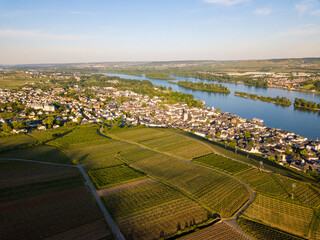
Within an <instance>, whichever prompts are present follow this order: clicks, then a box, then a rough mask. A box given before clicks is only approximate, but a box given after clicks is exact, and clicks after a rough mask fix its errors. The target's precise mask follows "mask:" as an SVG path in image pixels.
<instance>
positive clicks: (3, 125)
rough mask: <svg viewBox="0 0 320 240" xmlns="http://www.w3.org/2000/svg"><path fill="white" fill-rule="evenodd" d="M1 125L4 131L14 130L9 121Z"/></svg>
mask: <svg viewBox="0 0 320 240" xmlns="http://www.w3.org/2000/svg"><path fill="white" fill-rule="evenodd" d="M1 127H2V131H4V132H11V131H12V128H11V127H10V126H9V125H8V124H7V123H3V124H2V126H1Z"/></svg>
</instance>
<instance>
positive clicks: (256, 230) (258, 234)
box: [238, 218, 304, 240]
mask: <svg viewBox="0 0 320 240" xmlns="http://www.w3.org/2000/svg"><path fill="white" fill-rule="evenodd" d="M238 225H239V226H240V227H241V228H242V229H243V230H245V232H247V233H248V234H249V235H251V236H253V237H254V239H258V240H265V239H281V240H300V239H301V240H302V239H304V238H300V237H298V236H295V235H291V234H288V233H286V232H283V231H279V230H277V229H275V228H272V227H268V226H266V225H263V224H261V223H258V222H255V221H252V220H249V219H246V218H239V220H238Z"/></svg>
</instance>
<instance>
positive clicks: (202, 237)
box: [179, 222, 247, 240]
mask: <svg viewBox="0 0 320 240" xmlns="http://www.w3.org/2000/svg"><path fill="white" fill-rule="evenodd" d="M234 239H237V240H247V238H246V237H244V236H243V235H242V234H241V233H239V232H238V231H237V230H235V229H234V228H232V227H230V226H229V225H227V224H225V223H223V222H218V223H216V224H214V225H212V226H210V227H207V228H204V229H201V230H199V231H196V232H194V233H191V234H188V235H187V236H185V237H181V238H179V240H234Z"/></svg>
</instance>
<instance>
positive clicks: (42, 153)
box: [0, 145, 72, 164]
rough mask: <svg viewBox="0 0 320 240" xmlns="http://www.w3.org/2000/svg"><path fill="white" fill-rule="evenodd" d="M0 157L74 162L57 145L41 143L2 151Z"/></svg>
mask: <svg viewBox="0 0 320 240" xmlns="http://www.w3.org/2000/svg"><path fill="white" fill-rule="evenodd" d="M0 158H16V159H27V160H35V161H41V162H54V163H63V164H72V161H71V159H70V158H69V157H68V156H66V155H65V154H63V153H62V152H61V151H60V150H59V149H58V148H56V147H55V146H47V145H39V146H35V147H30V148H21V149H16V150H11V151H7V152H3V153H0Z"/></svg>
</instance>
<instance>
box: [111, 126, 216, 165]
mask: <svg viewBox="0 0 320 240" xmlns="http://www.w3.org/2000/svg"><path fill="white" fill-rule="evenodd" d="M105 134H107V135H108V134H109V135H111V136H115V137H117V138H120V139H125V140H128V141H131V142H136V143H139V144H141V145H144V146H146V147H149V148H152V149H155V150H157V151H159V152H165V153H167V154H169V155H173V156H176V157H179V158H183V159H186V160H192V159H193V158H196V157H199V156H202V155H205V154H209V153H212V151H211V149H210V148H209V147H207V146H205V145H203V144H201V143H199V142H197V141H195V140H192V139H189V138H186V137H184V136H182V135H180V134H177V133H174V132H171V131H167V130H163V129H152V128H134V127H130V128H127V129H124V130H121V131H119V130H111V131H105Z"/></svg>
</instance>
